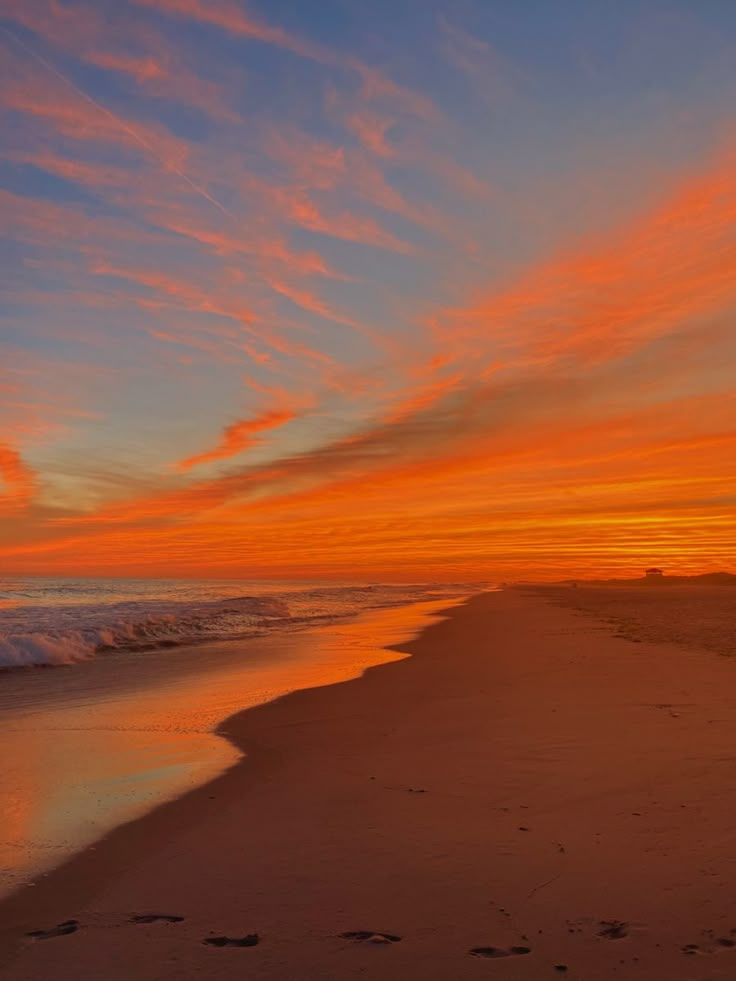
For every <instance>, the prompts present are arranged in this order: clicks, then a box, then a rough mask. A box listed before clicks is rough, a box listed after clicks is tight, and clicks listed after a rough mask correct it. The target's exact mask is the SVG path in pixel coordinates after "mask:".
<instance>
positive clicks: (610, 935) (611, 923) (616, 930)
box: [598, 920, 629, 940]
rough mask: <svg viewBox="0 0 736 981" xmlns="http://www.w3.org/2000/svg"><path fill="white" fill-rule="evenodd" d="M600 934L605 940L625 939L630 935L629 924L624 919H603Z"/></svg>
mask: <svg viewBox="0 0 736 981" xmlns="http://www.w3.org/2000/svg"><path fill="white" fill-rule="evenodd" d="M598 926H599V927H600V930H599V931H598V936H599V937H603V939H604V940H623V938H624V937H628V935H629V924H628V923H624V921H623V920H601V921H600V923H599V924H598Z"/></svg>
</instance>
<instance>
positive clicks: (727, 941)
mask: <svg viewBox="0 0 736 981" xmlns="http://www.w3.org/2000/svg"><path fill="white" fill-rule="evenodd" d="M713 942H714V943H715V944H716V948H717V947H723V948H725V949H726V950H731V949H733V948H734V947H736V940H732V939H731V937H716V939H715V940H714V941H713ZM680 949H681V950H682V952H683V954H689V955H690V956H691V957H692V956H693V955H694V954H714V953H715V949H714V948H713V947H701V945H700V944H685V946H684V947H681V948H680Z"/></svg>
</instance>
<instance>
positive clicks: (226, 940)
mask: <svg viewBox="0 0 736 981" xmlns="http://www.w3.org/2000/svg"><path fill="white" fill-rule="evenodd" d="M260 939H261V938H260V937H259V936H258V934H257V933H249V934H247V936H245V937H205V938H204V940H203V941H202V943H203V944H209V945H210V946H211V947H255V945H256V944H257V943H258V942H259V940H260Z"/></svg>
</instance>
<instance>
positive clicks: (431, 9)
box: [0, 0, 736, 580]
mask: <svg viewBox="0 0 736 981" xmlns="http://www.w3.org/2000/svg"><path fill="white" fill-rule="evenodd" d="M0 50H1V62H0V125H1V126H2V134H3V138H2V141H1V143H0V174H1V179H0V188H1V189H0V222H1V226H2V262H1V264H0V276H1V278H2V280H1V281H2V305H1V307H0V311H1V313H0V574H3V573H4V574H10V575H23V574H39V575H151V576H163V575H166V576H169V575H170V576H198V575H204V576H218V577H220V576H227V577H246V578H247V577H278V576H284V577H289V578H296V577H307V578H349V579H384V580H428V579H446V580H451V579H469V578H478V579H482V580H492V579H496V578H512V577H519V576H539V577H549V578H555V577H559V576H561V575H564V576H568V575H624V574H626V575H629V574H632V573H635V574H638V573H639V572H641V570H642V569H643V568H644V567H645V566H647V565H651V564H657V565H662V566H664V567H665V568H666V569H667V570H668V571H671V572H705V571H712V570H714V569H721V568H727V569H731V570H733V568H734V560H733V543H734V538H735V537H736V521H735V520H734V514H735V513H736V512H735V505H736V320H735V317H736V119H735V118H734V105H736V4H734V3H730V2H726V0H703V2H700V3H692V2H690V0H681V2H675V0H662V2H656V0H630V2H627V0H620V2H618V3H615V4H614V3H610V2H608V0H559V2H554V3H552V2H550V0H524V2H512V0H467V2H466V0H459V2H450V0H421V2H420V0H319V2H316V0H315V2H307V0H253V2H248V3H244V2H242V0H94V2H87V3H82V2H76V0H1V2H0Z"/></svg>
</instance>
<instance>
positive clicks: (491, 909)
mask: <svg viewBox="0 0 736 981" xmlns="http://www.w3.org/2000/svg"><path fill="white" fill-rule="evenodd" d="M594 613H595V611H587V612H585V613H582V612H581V611H580V610H572V609H567V608H564V607H560V606H558V605H554V604H551V603H550V602H549V601H547V600H545V599H543V598H542V597H540V596H539V595H529V594H526V593H520V592H516V591H512V590H510V591H505V592H502V593H491V594H484V595H481V596H478V597H475V598H473V599H471V600H470V601H469V602H468V603H466V604H465V605H463V606H461V607H458V608H456V609H455V610H454V611H452V612H451V613H450V615H449V617H448V619H446V620H445V621H443V622H441V623H438V624H435V625H433V626H431V627H430V628H428V629H427V630H425V631H424V632H423V633H422V634H421V636H420V637H418V638H417V639H416V640H414V641H412V642H410V643H408V644H405V645H401V649H402V650H403V651H405V652H407V653H411V654H412V655H414V656H413V657H411V658H409V659H406V660H401V661H395V662H393V663H390V664H385V665H382V666H380V667H377V668H373V669H371V670H369V671H368V672H367V673H366V674H365V675H364V676H363V677H362V678H360V679H357V680H354V681H349V682H345V683H342V684H338V685H333V686H329V687H323V688H317V689H311V690H308V691H301V692H297V693H295V694H292V695H289V696H287V697H285V698H283V699H280V700H278V701H276V702H272V703H270V704H267V705H263V706H261V707H258V708H254V709H252V710H250V711H247V712H244V713H241V714H239V715H237V716H234V717H233V718H231V719H230V720H228V722H227V723H226V724H225V726H224V727H223V731H224V732H225V733H226V734H227V736H228V737H229V738H230V739H231V740H232V741H233V742H234V743H235V744H236V745H237V746H238V747H239V748H240V749H242V750H243V751H244V752H245V753H247V754H248V755H247V757H246V758H245V759H243V760H242V761H240V762H239V763H238V764H237V765H236V766H235V767H233V768H232V769H231V770H229V771H228V772H227V773H225V774H224V775H222V776H220V777H219V778H217V779H216V780H215V781H213V782H212V783H210V784H208V785H207V786H205V787H203V788H201V789H199V790H197V791H194V792H192V793H190V794H188V795H187V796H186V797H183V798H181V799H179V800H177V801H174V802H172V803H169V804H166V805H164V806H163V807H160V808H158V809H157V810H156V811H154V812H153V813H151V814H149V815H147V816H146V817H144V818H142V819H141V820H139V821H137V822H134V823H132V824H130V825H127V826H125V827H123V828H121V829H118V830H117V831H115V832H113V833H112V834H111V835H109V836H108V837H107V838H106V839H105V840H104V841H102V842H100V843H99V844H98V845H97V846H96V847H95V848H94V849H88V850H87V851H86V852H84V853H83V854H82V855H81V856H79V857H77V858H75V859H74V860H72V861H71V862H70V863H69V864H68V865H66V866H65V867H63V868H62V869H60V870H58V871H57V872H54V873H52V874H51V875H50V876H48V877H47V878H45V879H43V880H41V881H39V884H38V885H37V886H36V887H35V888H28V889H26V890H24V891H22V892H20V893H19V894H17V895H16V896H15V897H12V898H11V899H10V900H9V901H7V902H5V903H4V904H3V905H2V906H0V918H1V920H2V938H1V939H0V958H1V960H0V963H2V964H3V965H4V966H3V968H2V969H0V977H2V978H3V979H8V981H10V979H12V981H26V979H27V981H31V979H48V978H60V979H66V978H69V979H71V978H75V979H77V978H79V979H93V978H95V979H96V978H106V979H111V981H117V979H120V981H123V979H125V981H128V979H133V978H135V979H140V981H149V979H150V981H153V979H157V981H159V979H194V978H197V979H201V978H204V979H208V978H218V979H220V978H224V979H228V978H241V977H254V978H259V979H268V981H271V979H273V981H287V979H289V981H297V979H299V981H301V979H305V981H311V979H314V981H316V979H320V981H333V979H334V981H338V979H340V981H342V979H351V978H380V979H381V981H393V979H396V981H398V979H406V978H421V979H430V981H434V979H436V981H439V979H443V981H445V979H465V978H473V979H475V978H479V977H503V978H509V979H515V981H527V979H528V981H532V979H539V978H545V977H555V976H560V977H562V976H564V977H568V978H574V979H579V981H583V979H585V981H607V979H613V978H627V979H629V978H631V979H641V981H644V979H646V981H659V979H662V981H665V979H666V981H679V979H683V981H684V979H697V981H715V979H726V978H733V977H734V976H736V905H735V904H734V891H735V887H734V885H733V882H734V872H736V848H735V847H734V844H735V839H736V832H734V830H733V814H734V813H736V810H735V808H736V776H735V775H734V774H735V772H736V770H735V766H736V751H735V750H734V745H736V699H735V698H734V697H733V690H734V686H735V685H736V662H734V661H733V660H732V659H730V658H726V657H720V656H718V655H716V654H714V653H712V652H706V651H701V650H696V649H688V648H685V647H683V646H679V645H673V644H661V643H653V642H651V641H643V642H639V643H634V642H633V641H631V640H627V639H625V638H622V637H616V636H613V635H612V634H611V626H610V625H609V624H607V623H605V622H604V621H602V620H601V619H600V618H599V617H597V616H594V615H593V614H594ZM162 915H163V916H164V917H169V918H174V919H170V920H167V919H165V918H164V919H154V921H153V922H142V921H140V920H136V919H135V918H136V917H138V918H140V917H144V919H145V920H150V919H151V917H152V916H154V917H156V916H159V917H160V916H162ZM179 917H181V919H177V918H179ZM69 921H77V922H76V923H74V922H69ZM60 924H66V925H65V926H61V927H60V926H59V925H60ZM49 929H51V930H52V931H55V932H54V935H51V936H45V935H44V934H43V933H42V934H41V935H40V936H36V937H31V936H27V935H26V934H27V933H28V932H29V931H48V930H49ZM206 941H210V942H206ZM233 941H241V942H242V943H241V944H234V943H233Z"/></svg>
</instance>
